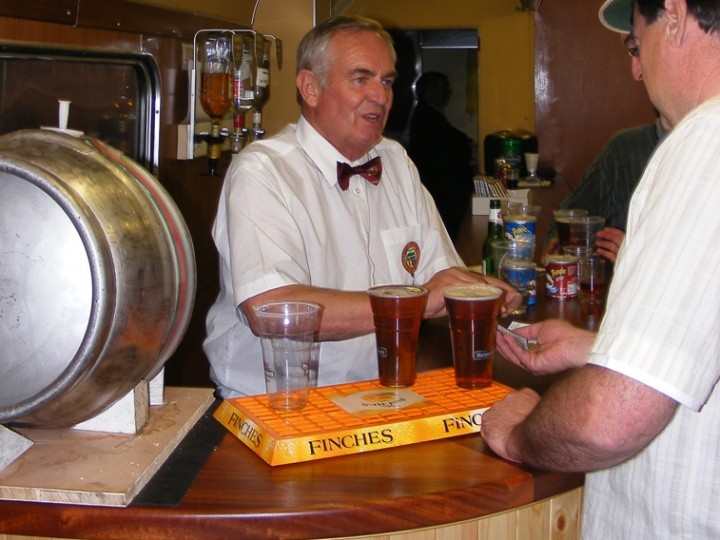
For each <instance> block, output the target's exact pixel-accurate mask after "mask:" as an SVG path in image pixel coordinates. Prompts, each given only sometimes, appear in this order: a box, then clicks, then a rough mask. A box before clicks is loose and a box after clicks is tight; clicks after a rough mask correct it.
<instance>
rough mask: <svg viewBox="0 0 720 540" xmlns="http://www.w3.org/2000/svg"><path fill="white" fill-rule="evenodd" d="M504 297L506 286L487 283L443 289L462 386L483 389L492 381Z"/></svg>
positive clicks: (456, 369) (456, 365)
mask: <svg viewBox="0 0 720 540" xmlns="http://www.w3.org/2000/svg"><path fill="white" fill-rule="evenodd" d="M504 296H505V295H504V292H503V291H502V289H498V288H497V287H493V286H492V285H488V284H485V283H477V284H471V285H457V286H453V287H448V288H447V289H445V290H443V297H444V298H445V307H446V308H447V312H448V320H449V322H450V337H451V341H452V351H453V365H454V366H455V382H456V383H457V385H458V386H459V387H460V388H468V389H474V388H483V387H484V386H489V385H490V383H491V382H492V373H493V370H492V367H493V355H494V353H495V332H496V327H497V317H498V314H499V313H500V308H501V306H502V304H503V300H504Z"/></svg>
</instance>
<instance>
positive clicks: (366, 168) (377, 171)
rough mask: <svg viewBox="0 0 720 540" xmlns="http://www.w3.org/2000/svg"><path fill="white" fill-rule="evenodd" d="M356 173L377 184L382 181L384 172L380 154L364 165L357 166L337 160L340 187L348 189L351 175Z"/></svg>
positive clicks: (344, 189)
mask: <svg viewBox="0 0 720 540" xmlns="http://www.w3.org/2000/svg"><path fill="white" fill-rule="evenodd" d="M354 174H359V175H360V176H362V177H363V178H364V179H365V180H367V181H368V182H370V183H371V184H372V185H374V186H376V185H377V184H378V182H379V181H380V175H381V174H382V163H380V156H378V157H376V158H373V159H371V160H370V161H368V162H367V163H365V164H363V165H358V166H357V167H351V166H350V165H348V164H347V163H342V162H340V161H338V162H337V175H338V184H339V185H340V189H342V190H343V191H347V188H348V186H349V185H350V177H351V176H352V175H354Z"/></svg>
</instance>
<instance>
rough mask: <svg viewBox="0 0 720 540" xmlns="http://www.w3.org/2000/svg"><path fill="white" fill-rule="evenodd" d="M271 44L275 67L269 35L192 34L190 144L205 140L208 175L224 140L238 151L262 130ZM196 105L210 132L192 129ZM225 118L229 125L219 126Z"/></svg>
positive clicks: (213, 169)
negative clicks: (249, 117) (248, 121)
mask: <svg viewBox="0 0 720 540" xmlns="http://www.w3.org/2000/svg"><path fill="white" fill-rule="evenodd" d="M273 43H274V44H275V56H276V59H277V65H278V69H280V68H281V67H282V41H281V40H280V39H278V38H276V37H275V36H273V35H270V34H265V35H263V34H258V33H257V32H255V31H254V30H251V29H235V30H230V29H218V30H200V31H199V32H197V33H196V34H195V43H194V61H193V68H192V71H191V79H190V87H191V89H192V92H193V94H192V95H191V99H190V109H191V110H190V122H191V126H190V129H191V133H192V134H193V142H194V143H195V144H203V143H205V144H207V155H208V160H209V168H210V175H211V176H216V175H217V173H218V170H217V169H218V160H219V158H220V155H221V153H222V149H223V146H224V144H225V141H226V140H227V141H229V143H230V150H231V151H232V152H233V153H238V152H240V150H242V148H243V147H244V146H245V145H246V144H247V143H248V141H250V140H254V139H260V138H262V137H263V136H264V134H265V130H264V129H263V128H262V109H263V107H264V106H265V104H266V103H267V101H268V99H269V97H270V57H271V50H272V45H273ZM198 98H199V99H198ZM198 102H199V107H198V106H197V105H198ZM198 109H201V110H202V112H204V113H205V115H206V117H207V118H209V119H210V129H209V131H202V132H199V133H198V132H196V127H197V126H198V125H199V124H200V122H201V121H202V120H203V118H202V117H200V116H199V114H198V113H199V110H198ZM252 109H254V111H255V113H254V114H253V129H252V131H250V130H249V129H248V128H247V127H246V122H245V117H246V115H247V113H248V112H249V111H250V110H252ZM207 118H205V120H206V121H207ZM230 119H232V124H231V127H229V126H224V125H223V124H224V121H226V120H227V122H228V123H229V122H230ZM192 150H193V151H191V152H190V157H194V147H193V149H192Z"/></svg>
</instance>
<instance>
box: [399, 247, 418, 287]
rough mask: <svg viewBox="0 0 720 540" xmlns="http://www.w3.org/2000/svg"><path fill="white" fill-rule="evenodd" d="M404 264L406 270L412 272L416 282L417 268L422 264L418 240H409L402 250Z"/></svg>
mask: <svg viewBox="0 0 720 540" xmlns="http://www.w3.org/2000/svg"><path fill="white" fill-rule="evenodd" d="M402 264H403V268H404V269H405V271H406V272H407V273H408V274H410V275H411V276H412V278H413V283H415V270H416V269H417V267H418V264H420V246H418V245H417V243H416V242H408V243H407V244H406V245H405V247H404V248H403V251H402Z"/></svg>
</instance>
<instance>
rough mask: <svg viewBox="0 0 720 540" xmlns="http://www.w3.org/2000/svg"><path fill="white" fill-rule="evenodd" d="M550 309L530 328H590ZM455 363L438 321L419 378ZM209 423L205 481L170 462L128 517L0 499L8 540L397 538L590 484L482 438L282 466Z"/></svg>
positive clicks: (560, 306) (514, 381)
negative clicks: (177, 487)
mask: <svg viewBox="0 0 720 540" xmlns="http://www.w3.org/2000/svg"><path fill="white" fill-rule="evenodd" d="M481 244H482V242H481V243H480V245H481ZM468 262H469V263H470V264H472V263H473V262H476V261H472V260H470V261H468ZM538 300H539V302H538V305H537V306H535V307H534V308H531V310H529V311H528V313H527V314H526V316H524V317H523V319H524V320H533V319H541V318H545V317H551V316H562V317H564V318H568V319H569V320H571V321H573V322H575V323H577V324H581V325H582V324H584V322H583V317H582V314H581V313H580V308H579V302H578V301H577V300H569V301H555V300H552V299H546V298H545V297H544V294H543V292H541V294H540V296H539V297H538ZM451 363H452V360H451V354H450V337H449V330H448V327H447V321H446V320H443V319H438V320H434V321H428V322H426V324H425V325H424V327H423V333H422V341H421V345H420V355H419V359H418V367H419V370H428V369H436V368H438V367H445V366H449V365H451ZM495 378H496V379H497V380H499V381H500V382H504V383H505V384H509V385H511V386H526V385H529V386H532V387H534V388H537V389H538V390H540V391H542V389H543V388H544V387H545V386H546V385H547V384H548V383H549V379H545V378H536V377H532V376H529V375H527V374H525V373H524V372H522V370H520V369H519V368H515V367H514V366H512V365H510V364H509V363H508V362H506V361H504V360H503V359H502V358H501V357H499V356H497V355H496V363H495ZM201 424H202V426H204V429H205V430H206V432H207V430H210V431H213V432H215V433H216V436H215V437H214V438H213V437H205V436H204V435H203V436H199V437H195V439H196V440H194V441H190V443H189V444H190V448H189V449H188V448H184V446H187V445H185V444H184V445H181V447H180V448H179V449H178V450H177V451H176V453H178V452H179V453H182V452H186V451H187V452H191V451H192V448H193V447H195V448H204V449H205V450H207V451H209V457H207V459H206V460H205V457H204V455H203V460H204V461H203V462H202V465H201V467H200V468H199V472H197V471H196V470H191V469H190V468H188V467H185V466H182V465H180V466H178V465H174V468H173V465H172V464H169V465H168V467H169V470H161V473H163V474H162V475H161V476H162V478H158V479H156V480H157V481H155V482H154V486H153V489H154V490H155V494H154V495H151V496H150V497H149V498H148V497H144V498H143V500H142V501H140V502H135V503H133V504H132V505H131V506H129V507H125V508H117V507H100V506H80V505H67V504H49V503H42V502H25V501H0V538H2V535H3V533H4V534H19V535H30V536H33V535H34V536H51V537H66V538H107V539H110V538H112V539H118V538H124V539H132V538H152V539H173V540H178V539H183V538H192V539H202V538H251V539H257V538H336V537H348V536H359V535H374V534H387V533H389V532H393V531H408V530H413V529H420V528H428V527H430V528H434V527H439V526H443V525H445V524H451V523H457V522H463V521H467V520H477V519H478V518H481V517H483V516H489V515H491V514H497V513H502V512H505V511H507V510H511V509H517V508H520V507H523V506H525V505H528V504H531V503H535V502H537V501H542V500H543V499H547V498H550V497H555V496H557V495H559V494H563V493H566V492H569V491H571V490H575V489H576V488H578V487H580V486H582V485H583V481H584V476H583V475H582V474H560V473H551V472H538V471H533V470H531V469H528V468H526V467H523V466H520V465H518V464H514V463H510V462H507V461H504V460H502V459H500V458H498V457H497V456H495V455H494V454H493V453H492V451H490V450H489V449H488V448H487V446H486V445H485V442H484V441H483V439H482V437H481V436H480V435H467V436H461V437H457V438H451V439H445V440H440V441H432V442H425V443H418V444H413V445H409V446H404V447H399V448H392V449H387V450H381V451H376V452H369V453H361V454H355V455H351V456H343V457H337V458H331V459H325V460H318V461H311V462H305V463H297V464H292V465H283V466H277V467H271V466H269V465H267V464H266V463H265V462H264V461H263V460H262V459H260V458H259V457H258V456H256V455H255V454H254V453H253V452H251V451H250V450H249V449H248V448H246V447H245V446H244V445H243V444H242V443H241V442H240V441H239V440H238V439H237V438H235V437H234V436H232V435H231V434H229V433H225V432H224V428H223V427H222V426H220V425H219V424H218V423H217V422H215V421H214V420H213V419H212V418H211V417H210V415H209V413H208V414H206V415H205V417H204V418H203V419H202V420H201V421H200V422H199V423H198V427H201ZM217 430H220V431H219V432H218V431H217ZM192 435H193V433H192V432H191V434H190V436H189V438H190V439H192V437H191V436H192ZM218 440H219V443H217V442H216V441H218ZM186 442H187V441H186ZM166 469H167V467H166ZM196 472H197V474H196ZM173 477H177V478H178V479H183V478H185V477H187V478H186V479H187V481H188V485H189V488H188V489H187V491H183V492H182V494H181V495H180V497H179V502H178V503H177V504H173V503H167V502H164V503H163V502H162V497H161V496H159V495H161V494H162V491H163V490H164V489H165V484H164V482H166V480H165V479H167V478H171V479H172V478H173ZM167 482H168V484H169V483H171V481H167ZM167 489H170V488H169V487H168V488H167ZM153 497H156V498H157V499H158V501H157V502H154V501H153Z"/></svg>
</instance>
